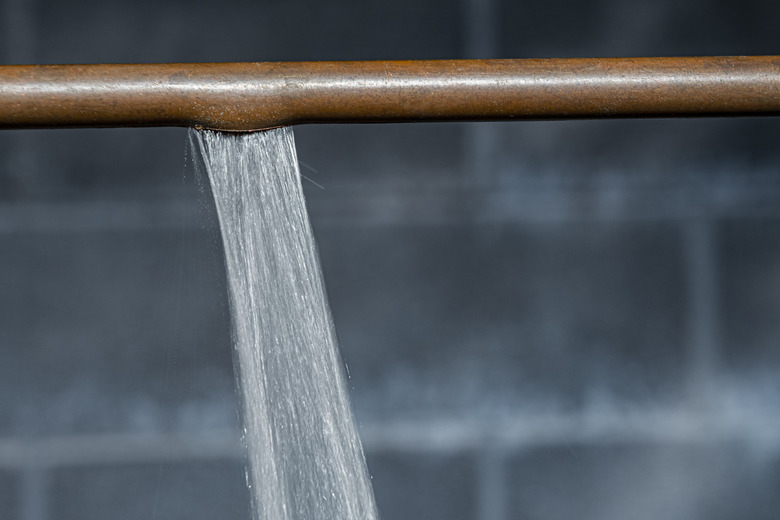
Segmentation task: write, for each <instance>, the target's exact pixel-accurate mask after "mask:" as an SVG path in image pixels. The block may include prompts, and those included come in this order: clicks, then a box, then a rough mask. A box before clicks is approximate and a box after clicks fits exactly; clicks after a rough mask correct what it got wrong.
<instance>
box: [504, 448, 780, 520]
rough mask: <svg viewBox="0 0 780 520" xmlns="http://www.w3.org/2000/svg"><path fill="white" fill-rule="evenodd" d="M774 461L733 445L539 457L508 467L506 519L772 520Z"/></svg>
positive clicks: (575, 451)
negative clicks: (662, 519)
mask: <svg viewBox="0 0 780 520" xmlns="http://www.w3.org/2000/svg"><path fill="white" fill-rule="evenodd" d="M778 469H779V466H778V463H777V459H776V457H770V458H769V459H756V458H755V457H754V456H753V455H752V454H751V453H750V448H749V447H746V446H744V445H738V444H725V445H719V444H712V445H708V444H698V445H697V444H692V445H663V444H657V445H655V444H652V445H633V444H625V445H593V446H578V445H574V446H560V447H551V448H545V449H537V450H533V451H530V452H528V453H525V454H523V455H518V456H517V457H515V458H514V459H512V460H511V462H510V469H509V471H508V493H507V496H508V497H510V504H509V510H510V514H509V517H510V518H527V519H529V520H536V519H539V520H541V519H544V520H558V519H560V520H563V519H571V518H579V519H582V520H591V519H592V520H597V519H598V520H611V519H621V518H635V519H637V520H642V519H654V518H686V519H705V518H706V519H724V520H725V519H729V518H750V519H755V520H759V519H769V518H774V517H775V516H776V512H777V510H778V507H780V503H779V502H778V498H777V496H776V493H775V492H774V490H775V489H776V488H777V485H778V477H779V476H780V471H778Z"/></svg>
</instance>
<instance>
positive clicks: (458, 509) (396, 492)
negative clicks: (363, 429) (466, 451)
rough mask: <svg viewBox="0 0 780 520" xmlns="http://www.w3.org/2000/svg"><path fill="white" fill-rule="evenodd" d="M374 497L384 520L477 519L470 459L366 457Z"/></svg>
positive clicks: (389, 454) (382, 454)
mask: <svg viewBox="0 0 780 520" xmlns="http://www.w3.org/2000/svg"><path fill="white" fill-rule="evenodd" d="M368 464H369V469H370V471H371V475H372V483H373V486H374V494H375V495H376V499H377V505H378V507H379V512H380V515H381V517H382V518H383V519H384V520H403V519H407V518H451V519H453V520H466V519H473V518H476V504H475V500H476V497H475V489H476V483H475V473H474V465H473V461H472V459H471V458H469V457H467V456H463V455H456V456H448V455H440V454H431V453H419V454H411V453H392V452H378V453H369V454H368Z"/></svg>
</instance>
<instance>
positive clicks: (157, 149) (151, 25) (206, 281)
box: [0, 0, 780, 520]
mask: <svg viewBox="0 0 780 520" xmlns="http://www.w3.org/2000/svg"><path fill="white" fill-rule="evenodd" d="M0 7H1V9H2V10H1V11H0V27H2V31H0V34H1V35H2V40H1V41H0V45H1V46H2V47H1V48H0V56H1V57H2V60H3V63H25V62H29V63H73V62H84V63H89V62H155V61H159V62H162V61H239V60H246V61H261V60H303V59H392V58H422V59H427V58H452V57H464V58H465V57H575V56H636V55H695V54H700V55H706V54H773V53H777V49H776V48H775V47H773V44H774V42H775V41H776V38H775V33H776V29H775V24H774V20H776V19H777V15H778V14H779V13H778V9H779V8H778V6H777V5H776V3H771V2H763V1H758V0H747V1H745V2H741V3H740V4H739V5H738V6H735V5H729V4H725V3H717V4H714V5H713V4H711V3H706V2H703V1H701V2H688V3H685V4H681V3H679V2H670V1H666V0H664V1H660V2H653V3H644V4H631V3H625V2H617V1H616V0H589V1H588V2H580V3H570V2H560V1H554V0H547V1H545V2H541V1H524V2H513V1H510V0H461V1H459V2H445V1H443V0H432V1H428V2H412V1H408V0H401V1H396V2H392V3H389V2H356V1H353V0H341V1H339V2H330V3H323V2H314V1H313V0H292V1H286V2H246V1H242V2H230V3H226V2H222V3H214V2H206V1H201V0H198V1H194V2H187V3H183V2H176V1H174V0H164V1H159V0H156V1H152V0H139V1H137V2H134V3H106V2H95V1H91V0H71V1H68V2H55V1H53V0H0ZM778 131H780V121H778V120H775V119H761V120H757V119H745V120H726V119H713V120H707V121H697V120H675V121H671V120H670V121H607V122H546V123H512V124H465V123H464V124H422V125H390V126H372V127H359V126H335V125H330V126H322V127H301V128H298V129H296V138H297V144H298V151H299V157H300V159H301V161H302V164H303V165H304V166H303V168H304V170H303V173H304V174H305V175H306V176H307V177H309V178H310V179H311V180H312V181H313V182H308V181H304V184H305V189H306V192H307V197H308V203H309V209H310V213H311V218H312V222H313V225H314V228H315V232H316V235H317V239H318V243H319V247H320V253H321V257H322V263H323V269H324V272H325V276H326V283H327V286H328V291H329V295H330V299H331V304H332V307H333V312H334V318H335V322H336V326H337V329H338V332H339V335H340V339H341V347H342V351H343V354H344V357H345V360H346V362H347V364H348V366H349V371H350V374H351V381H350V386H351V389H352V398H353V405H354V408H355V413H356V416H357V419H358V422H359V423H360V425H361V432H362V436H363V440H364V444H365V447H366V450H367V456H368V460H369V465H370V469H371V473H372V475H373V482H374V487H375V492H376V495H377V500H378V502H379V506H380V509H381V511H382V515H383V518H385V519H386V520H394V519H406V518H447V519H453V520H460V519H463V520H470V519H481V520H509V519H514V518H523V519H537V518H538V519H545V520H548V519H551V520H556V519H569V518H580V519H583V520H589V519H599V520H603V519H607V520H609V519H612V518H615V519H624V518H640V519H641V518H658V517H668V518H678V519H699V518H707V519H710V518H716V519H718V518H724V519H725V518H735V517H739V518H745V519H764V518H767V519H769V518H776V517H777V514H778V511H780V503H778V499H777V497H776V493H775V492H774V490H776V489H777V486H778V485H780V462H779V461H778V448H779V447H780V438H779V437H778V434H777V432H778V431H780V429H779V428H778V426H780V410H778V406H780V400H779V399H778V398H780V384H778V383H777V381H778V377H777V376H778V369H780V354H778V351H777V349H778V337H780V330H778V325H777V323H778V320H777V319H776V316H778V313H780V297H778V294H780V231H778V230H780V227H779V226H780V213H779V212H778V210H777V208H778V207H780V205H778V203H779V202H780V176H779V174H778V168H779V166H778V165H780V149H778V147H777V146H776V144H775V143H776V137H777V135H778ZM185 149H186V131H184V130H182V129H143V130H131V129H122V130H73V131H34V132H33V131H30V132H2V133H0V518H3V519H9V520H71V519H79V520H89V519H93V518H94V519H98V518H101V519H102V518H107V517H110V518H120V519H136V518H166V519H169V518H171V519H176V518H187V519H193V520H198V519H219V518H225V519H227V518H231V519H236V518H248V504H249V499H248V494H247V491H246V489H245V485H244V477H243V469H242V461H241V447H240V443H239V440H238V434H237V403H236V401H235V394H234V390H233V373H232V360H231V352H230V345H229V332H228V323H229V317H228V315H227V310H226V305H225V300H226V297H225V294H224V292H225V286H224V275H223V273H222V269H223V267H222V259H221V256H220V255H221V252H220V251H219V242H218V239H217V238H216V237H215V228H214V222H213V214H212V213H211V210H210V206H209V203H208V200H207V199H206V198H205V197H204V195H203V194H202V193H200V192H199V190H198V188H197V182H195V180H194V179H193V173H192V169H191V168H188V167H186V166H185V156H186V153H185ZM315 183H316V184H315ZM318 185H320V186H322V187H324V189H321V188H320V187H319V186H318Z"/></svg>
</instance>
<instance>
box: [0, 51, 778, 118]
mask: <svg viewBox="0 0 780 520" xmlns="http://www.w3.org/2000/svg"><path fill="white" fill-rule="evenodd" d="M778 113H780V56H756V57H713V58H608V59H548V60H442V61H373V62H290V63H202V64H159V65H8V66H2V67H0V128H52V127H112V126H192V127H196V128H211V129H217V130H228V131H250V130H259V129H263V128H271V127H275V126H283V125H294V124H303V123H385V122H410V121H460V120H482V121H491V120H503V119H582V118H609V117H621V118H625V117H690V116H745V115H773V114H778Z"/></svg>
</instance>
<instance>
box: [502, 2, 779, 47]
mask: <svg viewBox="0 0 780 520" xmlns="http://www.w3.org/2000/svg"><path fill="white" fill-rule="evenodd" d="M499 13H500V15H499V16H498V21H499V35H500V41H501V51H502V55H503V56H505V57H516V58H543V57H556V58H558V57H580V56H594V57H602V56H666V55H676V56H713V55H714V56H717V55H732V56H733V55H751V54H771V53H772V50H771V49H772V42H773V41H774V38H775V30H774V27H773V26H772V24H771V22H770V21H769V20H771V19H772V18H773V17H775V16H777V15H778V14H780V9H778V7H777V6H776V5H774V4H768V3H766V2H763V1H761V0H748V1H746V2H744V3H741V4H740V5H739V6H738V7H737V6H734V5H731V4H728V3H720V4H708V5H707V8H706V9H702V6H701V5H699V4H695V3H691V4H685V5H681V4H679V3H677V2H673V1H672V0H662V1H659V2H652V3H646V4H642V5H634V4H631V5H629V4H626V3H624V2H619V1H617V0H593V1H590V2H582V3H578V4H572V3H570V2H565V1H563V0H553V1H549V2H546V1H543V0H533V1H530V2H522V3H518V2H511V1H503V2H501V3H500V10H499Z"/></svg>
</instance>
